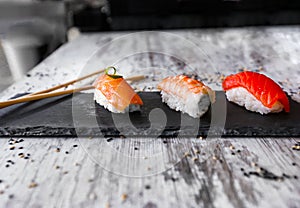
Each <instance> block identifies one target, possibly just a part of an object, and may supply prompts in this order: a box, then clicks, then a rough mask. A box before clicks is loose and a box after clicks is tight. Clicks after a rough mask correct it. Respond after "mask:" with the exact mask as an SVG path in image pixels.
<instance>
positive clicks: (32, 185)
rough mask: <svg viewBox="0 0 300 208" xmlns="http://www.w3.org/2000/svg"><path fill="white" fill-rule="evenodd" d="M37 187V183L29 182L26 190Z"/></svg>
mask: <svg viewBox="0 0 300 208" xmlns="http://www.w3.org/2000/svg"><path fill="white" fill-rule="evenodd" d="M37 186H38V184H37V183H35V182H31V183H30V184H29V186H28V188H35V187H37Z"/></svg>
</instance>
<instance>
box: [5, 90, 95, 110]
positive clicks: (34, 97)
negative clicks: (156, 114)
mask: <svg viewBox="0 0 300 208" xmlns="http://www.w3.org/2000/svg"><path fill="white" fill-rule="evenodd" d="M93 88H94V86H92V85H90V86H85V87H80V88H76V89H70V90H63V91H58V92H49V93H42V94H38V95H32V96H27V97H25V96H24V97H21V98H17V99H12V100H8V101H4V102H0V108H5V107H8V106H11V105H14V104H18V103H23V102H28V101H34V100H40V99H44V98H50V97H56V96H60V95H66V94H72V93H74V92H79V91H84V90H89V89H93Z"/></svg>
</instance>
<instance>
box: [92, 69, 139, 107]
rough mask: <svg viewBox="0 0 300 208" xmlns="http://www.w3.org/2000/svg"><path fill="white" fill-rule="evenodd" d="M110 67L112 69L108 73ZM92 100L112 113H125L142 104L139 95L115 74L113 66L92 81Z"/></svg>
mask: <svg viewBox="0 0 300 208" xmlns="http://www.w3.org/2000/svg"><path fill="white" fill-rule="evenodd" d="M110 69H113V70H114V73H113V74H109V73H108V71H109V70H110ZM94 87H95V93H94V100H95V101H96V102H97V103H98V104H100V105H102V106H103V107H104V108H106V109H108V110H110V111H111V112H114V113H125V112H128V111H135V110H139V107H140V106H141V105H143V101H142V99H141V98H140V96H139V95H138V94H137V93H136V92H135V91H134V90H133V89H132V87H131V86H130V85H129V84H128V83H127V82H126V80H125V79H124V78H123V77H122V76H120V75H116V69H115V68H114V67H108V68H107V69H106V72H105V74H103V75H101V76H100V77H98V79H97V80H96V81H95V82H94Z"/></svg>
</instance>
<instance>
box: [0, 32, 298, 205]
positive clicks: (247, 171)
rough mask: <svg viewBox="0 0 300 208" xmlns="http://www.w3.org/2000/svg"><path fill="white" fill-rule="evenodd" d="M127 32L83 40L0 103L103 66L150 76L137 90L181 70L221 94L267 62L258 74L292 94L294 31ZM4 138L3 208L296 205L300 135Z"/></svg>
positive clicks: (0, 144)
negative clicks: (225, 83) (226, 80)
mask: <svg viewBox="0 0 300 208" xmlns="http://www.w3.org/2000/svg"><path fill="white" fill-rule="evenodd" d="M123 35H128V33H101V34H90V35H83V36H81V37H79V38H78V39H76V40H74V41H73V42H71V43H68V44H66V45H64V46H62V47H61V48H59V49H58V50H57V51H56V52H55V53H54V54H52V55H51V56H50V57H49V58H47V59H46V60H45V61H43V62H42V63H41V64H39V65H38V66H37V67H36V68H34V69H33V70H32V71H31V72H30V73H29V74H28V75H27V77H25V78H24V80H22V81H20V82H18V83H16V84H14V85H12V86H11V87H10V88H8V89H7V90H6V91H4V92H2V93H1V94H0V99H1V100H6V99H8V98H10V97H12V96H13V95H15V94H17V93H22V92H25V93H26V92H34V91H39V90H43V89H45V88H48V87H51V86H54V85H57V84H59V83H64V82H66V81H69V80H72V79H74V78H76V77H78V76H82V75H83V74H88V73H90V72H92V71H93V70H97V69H100V68H102V67H105V66H108V65H116V66H117V67H118V68H119V69H120V72H121V73H122V74H124V75H125V76H132V75H139V74H147V75H148V79H147V80H145V81H144V82H139V83H135V84H134V87H135V89H136V90H141V91H151V90H153V88H154V87H155V85H156V83H157V82H158V81H159V80H160V78H162V77H164V76H166V75H169V74H174V73H183V72H184V73H188V74H198V75H199V76H200V77H201V79H202V80H203V81H204V82H205V83H207V84H208V85H209V86H211V87H212V88H213V89H215V90H220V83H221V78H222V76H224V75H228V74H230V73H233V72H237V71H238V69H239V68H240V67H248V68H251V69H254V68H258V67H259V66H263V67H264V68H265V69H264V70H263V71H262V72H263V73H265V74H267V75H268V76H270V77H272V78H274V79H276V80H278V81H281V86H282V87H284V89H285V90H286V91H287V92H288V93H289V94H293V93H294V94H295V93H297V88H298V86H299V83H300V82H299V78H300V76H296V75H298V74H299V73H300V70H299V58H298V57H299V49H300V48H299V46H300V44H299V40H300V38H299V37H300V28H299V27H279V28H277V27H275V28H244V29H225V30H223V29H218V30H184V31H172V32H171V34H169V33H168V34H162V33H156V32H149V33H137V34H135V35H133V36H132V37H131V38H130V37H129V38H128V37H127V38H125V39H122V38H124V36H123ZM115 38H117V39H115ZM182 38H183V41H182ZM124 40H126V41H124ZM189 41H190V42H189ZM112 42H114V43H116V44H113V45H112V44H110V43H112ZM193 45H194V46H195V47H192V46H193ZM199 47H200V49H199ZM137 48H138V49H139V53H137V52H138V50H135V49H137ZM128 51H130V54H127V56H124V54H125V55H126V52H128ZM177 52H181V53H177ZM195 54H202V55H199V56H196V55H195ZM178 55H179V56H178ZM181 55H182V56H181ZM164 69H167V70H164ZM291 75H293V76H291ZM90 81H92V80H90ZM82 84H85V83H82ZM13 139H14V138H13ZM18 139H21V138H18ZM9 140H10V138H2V139H0V162H1V163H0V164H1V171H0V182H1V183H0V207H145V208H152V207H272V208H273V207H299V204H300V197H299V196H300V183H299V180H300V179H298V178H297V177H300V176H299V170H300V163H299V159H300V154H299V153H300V152H299V151H295V150H292V146H293V145H294V144H295V143H296V142H297V138H282V139H275V138H255V139H249V138H234V139H233V138H226V139H225V138H223V139H217V138H209V139H207V140H201V139H184V138H182V139H179V138H173V139H168V140H166V139H157V138H153V139H150V138H149V139H147V140H145V139H139V138H135V139H133V138H118V139H117V138H114V139H110V138H107V139H97V138H65V139H64V138H60V139H58V138H40V139H34V138H24V141H23V142H20V143H16V144H12V145H9ZM10 143H13V142H12V141H10ZM74 145H75V146H74ZM76 145H78V146H76ZM13 147H14V148H13ZM20 147H21V149H19V148H20ZM57 148H59V149H57ZM20 153H23V155H22V154H20ZM27 154H30V155H27ZM6 166H8V167H6ZM262 168H263V169H262ZM262 172H263V173H264V174H261V173H262ZM283 174H284V176H282V175H283ZM262 176H263V177H262ZM267 178H271V179H267Z"/></svg>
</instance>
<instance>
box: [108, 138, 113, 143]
mask: <svg viewBox="0 0 300 208" xmlns="http://www.w3.org/2000/svg"><path fill="white" fill-rule="evenodd" d="M113 140H114V139H113V138H109V139H107V140H106V141H107V142H111V141H113Z"/></svg>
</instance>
